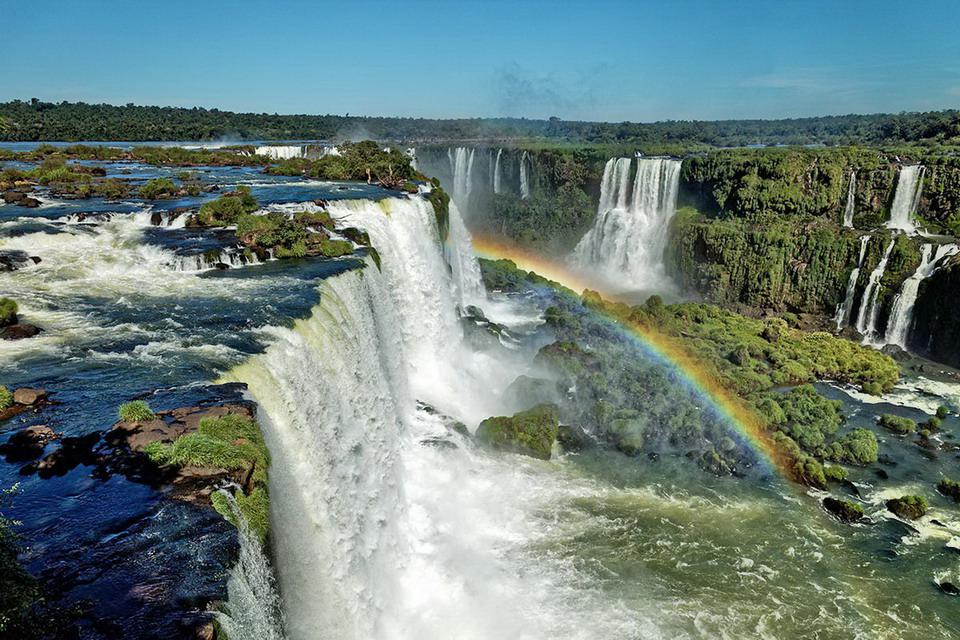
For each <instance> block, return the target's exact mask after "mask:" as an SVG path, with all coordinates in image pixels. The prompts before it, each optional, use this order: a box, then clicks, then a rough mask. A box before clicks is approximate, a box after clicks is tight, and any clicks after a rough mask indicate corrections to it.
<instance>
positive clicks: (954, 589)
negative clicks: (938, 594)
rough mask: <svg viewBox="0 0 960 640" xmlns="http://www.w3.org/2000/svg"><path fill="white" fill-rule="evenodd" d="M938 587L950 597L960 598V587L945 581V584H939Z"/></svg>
mask: <svg viewBox="0 0 960 640" xmlns="http://www.w3.org/2000/svg"><path fill="white" fill-rule="evenodd" d="M937 587H939V588H940V591H943V592H944V593H945V594H947V595H948V596H960V587H958V586H957V585H955V584H953V583H952V582H948V581H946V580H944V581H943V582H938V583H937Z"/></svg>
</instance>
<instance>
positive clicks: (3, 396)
mask: <svg viewBox="0 0 960 640" xmlns="http://www.w3.org/2000/svg"><path fill="white" fill-rule="evenodd" d="M12 406H13V393H11V392H10V390H9V389H7V388H6V387H5V386H3V385H2V384H0V411H4V410H6V409H9V408H10V407H12Z"/></svg>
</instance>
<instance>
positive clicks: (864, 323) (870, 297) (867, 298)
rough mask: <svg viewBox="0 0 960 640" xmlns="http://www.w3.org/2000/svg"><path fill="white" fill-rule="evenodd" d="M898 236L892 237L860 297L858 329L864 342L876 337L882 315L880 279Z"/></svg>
mask: <svg viewBox="0 0 960 640" xmlns="http://www.w3.org/2000/svg"><path fill="white" fill-rule="evenodd" d="M895 242H896V238H891V239H890V244H889V245H887V249H886V251H884V252H883V257H882V258H881V259H880V262H878V263H877V266H876V268H874V270H873V271H871V272H870V278H869V280H867V286H866V288H864V290H863V297H862V298H861V299H860V310H859V311H858V313H857V324H856V327H857V331H859V332H860V334H861V335H862V336H863V339H864V342H869V341H871V340H873V339H874V338H875V333H876V327H877V319H878V317H879V315H880V307H879V305H878V304H877V299H878V297H879V288H880V279H881V278H883V272H884V271H886V269H887V260H889V259H890V253H891V252H892V251H893V245H894V243H895Z"/></svg>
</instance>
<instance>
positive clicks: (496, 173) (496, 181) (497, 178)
mask: <svg viewBox="0 0 960 640" xmlns="http://www.w3.org/2000/svg"><path fill="white" fill-rule="evenodd" d="M502 156H503V149H497V159H496V161H495V162H494V165H493V192H494V193H495V194H499V193H502V192H503V187H502V185H501V182H502V180H503V179H502V178H501V174H500V158H501V157H502Z"/></svg>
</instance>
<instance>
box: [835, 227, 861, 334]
mask: <svg viewBox="0 0 960 640" xmlns="http://www.w3.org/2000/svg"><path fill="white" fill-rule="evenodd" d="M869 241H870V236H868V235H865V236H860V257H858V258H857V266H856V267H854V269H853V271H851V272H850V279H849V280H847V293H846V295H845V296H844V298H843V302H841V303H840V306H839V307H837V315H836V316H835V317H834V322H836V323H837V331H839V330H840V329H842V328H843V327H845V326H846V325H847V323H849V322H850V311H851V310H852V309H853V295H854V293H855V291H856V288H857V279H858V278H859V277H860V267H862V266H863V257H864V256H865V255H866V253H867V243H868V242H869Z"/></svg>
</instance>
